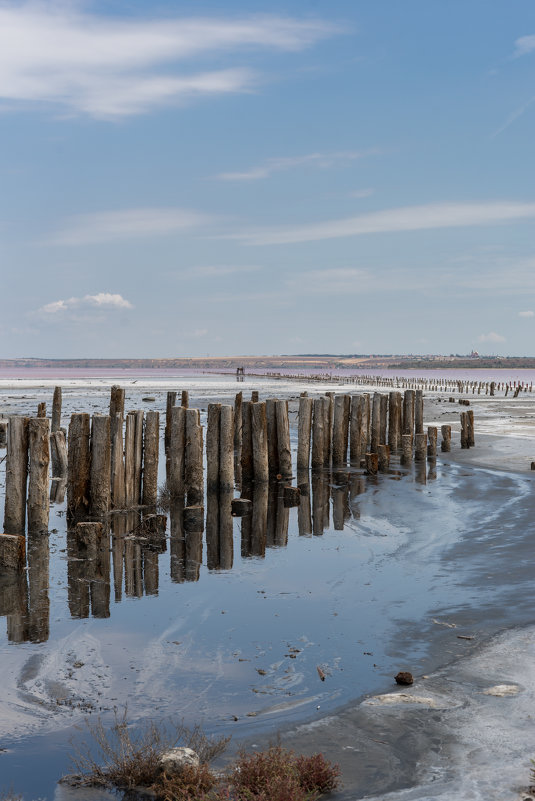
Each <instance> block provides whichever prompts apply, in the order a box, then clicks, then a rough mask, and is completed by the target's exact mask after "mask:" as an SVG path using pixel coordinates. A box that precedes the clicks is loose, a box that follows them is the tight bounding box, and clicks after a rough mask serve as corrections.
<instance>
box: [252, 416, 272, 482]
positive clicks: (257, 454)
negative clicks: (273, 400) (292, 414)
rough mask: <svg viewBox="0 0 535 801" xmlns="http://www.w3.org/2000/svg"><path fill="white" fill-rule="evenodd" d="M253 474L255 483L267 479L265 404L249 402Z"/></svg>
mask: <svg viewBox="0 0 535 801" xmlns="http://www.w3.org/2000/svg"><path fill="white" fill-rule="evenodd" d="M251 422H252V426H251V428H252V443H253V476H254V481H255V483H264V482H266V481H269V462H268V441H267V418H266V404H265V403H264V402H262V403H260V402H255V403H252V404H251Z"/></svg>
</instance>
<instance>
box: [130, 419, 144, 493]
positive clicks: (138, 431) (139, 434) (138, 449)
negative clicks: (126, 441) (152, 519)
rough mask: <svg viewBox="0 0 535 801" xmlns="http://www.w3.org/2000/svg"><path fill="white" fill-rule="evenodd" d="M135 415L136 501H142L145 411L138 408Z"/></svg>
mask: <svg viewBox="0 0 535 801" xmlns="http://www.w3.org/2000/svg"><path fill="white" fill-rule="evenodd" d="M133 414H134V415H135V429H134V498H135V500H134V503H135V504H136V505H137V506H139V504H140V503H141V482H142V480H143V423H144V420H145V412H144V411H143V410H138V411H136V412H133Z"/></svg>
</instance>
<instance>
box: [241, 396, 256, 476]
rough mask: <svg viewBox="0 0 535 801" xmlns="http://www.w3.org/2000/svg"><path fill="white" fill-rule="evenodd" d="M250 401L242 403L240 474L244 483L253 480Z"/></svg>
mask: <svg viewBox="0 0 535 801" xmlns="http://www.w3.org/2000/svg"><path fill="white" fill-rule="evenodd" d="M252 409H253V404H252V401H243V403H242V444H241V474H242V482H243V483H244V484H247V483H249V482H250V481H252V480H253V476H254V467H253V418H252Z"/></svg>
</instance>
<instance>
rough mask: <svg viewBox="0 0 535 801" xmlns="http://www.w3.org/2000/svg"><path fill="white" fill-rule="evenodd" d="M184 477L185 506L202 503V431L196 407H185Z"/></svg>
mask: <svg viewBox="0 0 535 801" xmlns="http://www.w3.org/2000/svg"><path fill="white" fill-rule="evenodd" d="M185 411H186V450H185V460H184V477H185V485H186V498H187V506H198V505H202V502H203V496H204V473H203V458H202V457H203V433H202V427H201V424H200V421H199V411H198V410H197V409H186V410H185Z"/></svg>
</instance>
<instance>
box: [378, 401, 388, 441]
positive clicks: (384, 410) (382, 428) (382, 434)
mask: <svg viewBox="0 0 535 801" xmlns="http://www.w3.org/2000/svg"><path fill="white" fill-rule="evenodd" d="M387 421H388V395H384V394H383V395H381V417H380V423H379V444H380V445H386V444H387V435H386V427H387Z"/></svg>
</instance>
